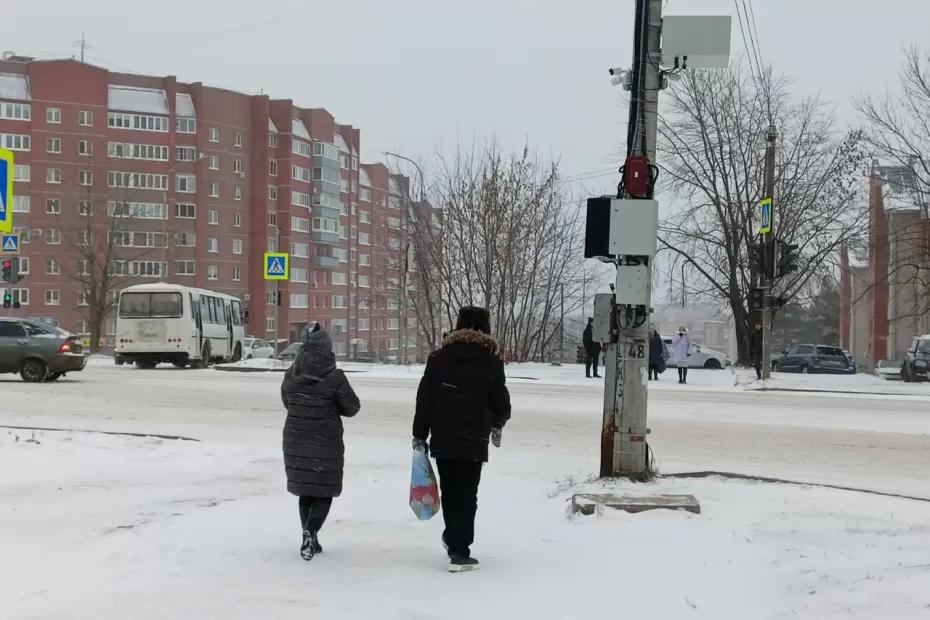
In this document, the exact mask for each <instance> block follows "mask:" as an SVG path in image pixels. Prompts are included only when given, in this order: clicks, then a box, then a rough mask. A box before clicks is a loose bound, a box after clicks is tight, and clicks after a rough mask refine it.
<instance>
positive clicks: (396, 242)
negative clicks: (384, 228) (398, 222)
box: [388, 237, 400, 250]
mask: <svg viewBox="0 0 930 620" xmlns="http://www.w3.org/2000/svg"><path fill="white" fill-rule="evenodd" d="M388 247H389V248H391V249H392V250H399V249H400V239H398V238H397V237H391V238H390V239H388Z"/></svg>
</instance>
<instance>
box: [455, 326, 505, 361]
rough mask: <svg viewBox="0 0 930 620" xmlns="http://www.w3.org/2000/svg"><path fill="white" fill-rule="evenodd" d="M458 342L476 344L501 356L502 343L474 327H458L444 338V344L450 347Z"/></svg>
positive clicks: (492, 353)
mask: <svg viewBox="0 0 930 620" xmlns="http://www.w3.org/2000/svg"><path fill="white" fill-rule="evenodd" d="M456 344H476V345H478V346H480V347H483V348H485V349H487V350H488V351H490V352H491V355H494V356H496V357H501V345H500V344H499V343H498V342H497V340H495V339H494V337H493V336H490V335H488V334H485V333H484V332H479V331H475V330H473V329H457V330H455V331H452V332H449V333H448V334H446V335H445V336H444V337H443V339H442V346H443V347H448V346H450V345H456Z"/></svg>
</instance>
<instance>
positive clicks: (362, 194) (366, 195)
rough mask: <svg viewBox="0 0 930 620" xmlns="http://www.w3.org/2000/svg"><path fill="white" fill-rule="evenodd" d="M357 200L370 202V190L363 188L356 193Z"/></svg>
mask: <svg viewBox="0 0 930 620" xmlns="http://www.w3.org/2000/svg"><path fill="white" fill-rule="evenodd" d="M358 199H359V200H362V201H364V202H371V190H370V189H368V188H367V187H363V188H362V189H360V190H359V191H358Z"/></svg>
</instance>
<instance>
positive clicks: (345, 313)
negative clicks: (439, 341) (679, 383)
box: [0, 55, 419, 359]
mask: <svg viewBox="0 0 930 620" xmlns="http://www.w3.org/2000/svg"><path fill="white" fill-rule="evenodd" d="M0 147H3V148H7V149H12V150H14V151H15V152H16V153H15V155H16V169H15V185H14V194H15V199H14V203H13V205H12V207H13V211H14V226H15V227H16V232H18V233H19V234H20V235H21V237H22V240H23V243H24V246H23V247H24V263H25V264H24V270H23V272H24V273H27V276H26V279H25V280H24V281H23V282H22V284H21V285H20V286H19V287H17V289H16V290H15V291H14V297H15V299H16V301H18V302H20V303H21V304H22V308H21V309H20V310H17V311H15V312H17V313H21V314H22V315H27V314H41V315H48V316H51V317H53V318H54V319H55V320H56V321H58V322H59V324H60V325H61V326H62V327H64V328H66V329H68V330H71V331H74V332H77V333H82V334H83V333H87V332H88V325H87V320H86V319H87V317H86V313H85V312H84V309H85V308H86V297H85V292H84V291H82V286H81V285H80V284H79V282H78V281H77V280H76V279H75V278H74V277H73V274H74V272H75V269H78V268H79V265H78V263H79V262H84V261H80V260H79V259H80V257H81V256H82V254H81V252H80V251H79V250H78V247H77V245H78V244H79V243H80V244H94V247H95V248H97V247H100V246H103V245H111V247H112V245H113V244H106V243H102V242H101V241H102V239H106V238H108V234H109V232H110V230H112V229H108V218H113V217H125V218H131V219H132V229H131V230H129V231H126V232H125V233H124V234H121V235H120V237H119V242H118V243H117V244H116V245H117V246H118V247H117V249H116V253H115V256H112V257H111V260H110V261H109V264H110V265H111V268H112V269H113V270H115V271H116V272H117V273H118V275H119V276H120V278H122V279H124V280H125V282H126V284H127V285H128V284H134V283H138V282H140V281H142V282H144V281H151V280H165V281H169V282H176V283H179V284H185V285H189V286H197V287H200V288H205V289H212V290H217V291H221V292H224V293H229V294H232V295H237V296H239V297H240V298H241V299H242V300H243V301H244V302H245V305H246V307H247V308H248V310H249V314H250V321H249V325H248V328H247V329H248V331H249V332H250V333H252V334H254V335H256V336H258V337H262V338H269V339H270V338H272V336H273V335H274V334H278V336H279V338H282V339H288V340H292V341H293V340H295V339H298V338H299V337H300V334H301V330H302V329H303V326H304V325H305V324H306V323H307V321H309V320H316V321H320V322H321V323H322V324H323V325H324V326H325V327H326V328H328V329H330V330H331V331H332V333H333V340H334V342H335V350H336V353H337V355H339V356H340V357H360V358H361V357H366V358H367V357H370V358H378V359H385V358H395V357H403V352H404V350H406V351H407V353H408V354H410V355H411V356H413V353H415V352H416V350H417V346H418V344H417V343H418V341H419V339H418V338H417V329H416V325H417V323H416V319H415V316H414V314H413V312H412V311H411V310H408V304H407V303H402V301H403V300H402V297H403V296H404V295H405V294H407V293H409V292H410V291H416V287H417V282H416V278H415V275H416V274H415V273H413V272H411V271H410V270H409V269H408V267H409V264H408V263H409V261H407V260H405V256H406V255H407V253H409V245H410V244H409V242H408V238H409V235H408V212H409V211H410V209H408V205H409V202H408V201H409V200H410V198H409V193H408V187H407V186H408V182H407V179H406V178H405V177H400V176H394V175H391V174H389V170H388V168H387V167H386V166H385V165H384V164H381V163H373V164H364V163H360V152H361V132H360V130H359V129H358V128H355V127H352V126H351V125H347V124H340V123H338V122H336V120H335V118H334V117H333V115H332V114H330V113H329V112H328V111H327V110H325V109H322V108H302V107H298V106H296V105H294V103H293V102H292V101H291V100H289V99H272V98H270V97H268V96H266V95H249V94H244V93H239V92H234V91H230V90H224V89H221V88H214V87H210V86H205V85H204V84H202V83H200V82H194V83H183V82H180V81H178V80H177V79H176V78H175V77H174V76H148V75H135V74H125V73H116V72H111V71H108V70H107V69H104V68H101V67H97V66H93V65H90V64H85V63H81V62H77V61H75V60H47V61H46V60H34V59H31V58H23V57H17V56H12V55H7V56H5V57H4V59H2V60H0ZM88 218H90V220H89V219H88ZM88 221H92V226H91V228H93V230H92V231H87V232H89V233H90V234H85V235H84V237H85V238H84V239H83V240H78V241H75V238H76V237H79V236H80V235H77V234H75V233H82V232H85V231H83V230H82V229H84V228H87V222H88ZM275 250H281V251H287V252H289V253H290V255H291V264H290V274H289V276H290V280H289V281H288V282H283V283H281V286H280V306H279V305H278V304H279V300H278V298H277V297H276V295H275V287H274V285H273V284H272V283H269V282H266V281H265V280H264V278H263V273H262V257H263V254H264V253H265V252H268V251H275ZM98 258H100V259H101V260H103V258H102V257H100V256H98ZM80 268H81V269H84V268H85V267H84V266H80ZM69 273H70V274H72V275H71V276H69ZM405 286H406V288H407V292H405V291H403V288H404V287H405ZM114 334H115V316H113V315H111V316H110V318H109V319H108V320H107V321H106V325H105V328H104V334H103V335H104V336H105V337H106V338H110V337H112V336H113V335H114ZM107 344H112V342H108V343H107Z"/></svg>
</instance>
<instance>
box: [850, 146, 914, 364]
mask: <svg viewBox="0 0 930 620" xmlns="http://www.w3.org/2000/svg"><path fill="white" fill-rule="evenodd" d="M927 200H928V197H927V196H925V195H922V193H921V191H920V187H919V185H918V181H917V179H916V178H915V176H914V173H913V172H912V171H911V169H910V168H907V167H904V166H886V165H881V164H880V163H879V162H878V161H877V160H874V161H873V162H872V167H871V171H870V175H869V205H868V209H869V243H868V249H867V252H866V253H865V255H864V256H857V255H856V254H855V253H854V252H853V251H852V250H850V249H849V248H843V249H842V250H841V256H840V266H841V274H840V316H839V327H840V341H841V343H842V345H843V347H844V348H846V349H848V350H849V351H851V352H852V353H853V355H854V357H855V358H856V362H857V363H858V364H861V365H865V366H867V367H871V366H873V365H874V364H875V363H876V362H878V361H879V360H882V359H901V358H902V357H903V355H904V352H905V350H906V349H907V346H908V345H909V344H910V342H911V340H912V339H913V337H914V336H915V335H918V334H923V333H928V332H930V312H928V310H930V271H928V270H930V221H928V219H927V207H928V202H927Z"/></svg>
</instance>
